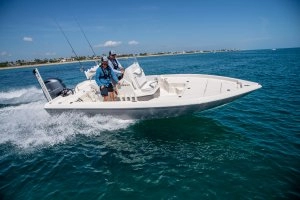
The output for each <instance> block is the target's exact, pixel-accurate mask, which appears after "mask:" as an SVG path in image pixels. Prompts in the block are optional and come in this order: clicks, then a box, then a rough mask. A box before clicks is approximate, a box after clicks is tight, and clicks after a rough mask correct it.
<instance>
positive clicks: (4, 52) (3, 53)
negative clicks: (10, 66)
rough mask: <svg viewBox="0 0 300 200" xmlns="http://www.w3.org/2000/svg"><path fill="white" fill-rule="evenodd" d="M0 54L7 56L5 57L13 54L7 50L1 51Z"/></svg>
mask: <svg viewBox="0 0 300 200" xmlns="http://www.w3.org/2000/svg"><path fill="white" fill-rule="evenodd" d="M0 56H3V57H4V56H5V57H10V56H11V54H9V53H7V52H6V51H2V52H1V53H0Z"/></svg>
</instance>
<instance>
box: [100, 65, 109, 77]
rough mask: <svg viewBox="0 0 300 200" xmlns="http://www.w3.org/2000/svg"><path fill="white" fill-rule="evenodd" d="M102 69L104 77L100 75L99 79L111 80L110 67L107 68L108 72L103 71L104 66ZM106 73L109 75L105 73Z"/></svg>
mask: <svg viewBox="0 0 300 200" xmlns="http://www.w3.org/2000/svg"><path fill="white" fill-rule="evenodd" d="M100 68H101V70H102V73H103V75H102V74H100V76H99V79H102V78H104V79H109V78H111V71H110V67H109V66H107V67H106V70H104V69H103V67H102V65H101V66H100ZM105 71H106V72H107V73H105Z"/></svg>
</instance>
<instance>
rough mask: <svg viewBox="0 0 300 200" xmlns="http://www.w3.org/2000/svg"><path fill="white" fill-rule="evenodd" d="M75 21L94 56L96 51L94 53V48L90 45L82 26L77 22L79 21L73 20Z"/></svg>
mask: <svg viewBox="0 0 300 200" xmlns="http://www.w3.org/2000/svg"><path fill="white" fill-rule="evenodd" d="M75 21H76V22H77V24H78V26H79V28H80V30H81V33H82V34H83V36H84V38H85V40H86V41H87V43H88V44H89V46H90V48H91V50H92V52H93V53H94V57H96V53H95V51H94V49H93V47H92V45H91V43H90V41H89V40H88V38H87V37H86V34H85V33H84V31H83V29H82V27H81V26H80V24H79V22H78V21H77V20H75Z"/></svg>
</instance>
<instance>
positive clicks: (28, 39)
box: [23, 37, 33, 42]
mask: <svg viewBox="0 0 300 200" xmlns="http://www.w3.org/2000/svg"><path fill="white" fill-rule="evenodd" d="M23 40H24V41H25V42H32V41H33V39H32V37H23Z"/></svg>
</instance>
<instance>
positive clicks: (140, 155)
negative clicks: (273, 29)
mask: <svg viewBox="0 0 300 200" xmlns="http://www.w3.org/2000/svg"><path fill="white" fill-rule="evenodd" d="M138 60H139V62H140V64H141V66H142V67H143V68H144V71H145V73H146V74H166V73H168V74H170V73H171V74H172V73H204V74H215V75H222V76H230V77H235V78H241V79H246V80H250V81H254V82H259V83H260V84H262V86H263V88H261V89H260V90H257V91H255V92H253V93H251V94H249V95H248V96H245V97H243V98H241V99H239V100H237V101H235V102H233V103H231V104H228V105H226V106H223V107H220V108H217V109H213V110H209V111H205V112H200V113H195V114H193V115H188V116H181V117H176V118H164V119H152V120H120V119H115V118H112V117H109V116H106V117H105V116H101V115H96V116H86V115H84V114H74V113H63V114H61V115H58V116H55V117H53V116H51V115H49V114H47V113H46V112H45V111H44V110H43V105H44V103H45V102H46V100H45V98H44V96H43V94H42V92H41V89H40V88H39V85H38V83H37V81H36V79H35V77H34V75H33V73H32V69H33V68H22V69H10V70H0V80H1V83H0V199H1V200H2V199H5V200H6V199H7V200H13V199H55V200H56V199H72V200H74V199H300V87H299V83H300V49H299V48H294V49H277V50H276V51H272V50H257V51H239V52H224V53H209V54H191V55H186V54H185V55H176V56H161V57H147V58H139V59H138ZM120 61H121V62H122V64H123V65H124V66H127V65H128V64H130V62H131V60H130V59H128V60H120ZM84 65H85V66H87V67H88V66H91V65H93V63H84ZM79 68H80V65H79V64H78V63H74V64H64V65H56V66H45V67H39V71H40V73H41V75H42V76H43V77H44V78H50V77H59V78H61V79H63V80H64V83H65V84H66V85H67V86H68V87H69V88H72V87H74V86H75V85H76V83H77V82H79V81H82V80H84V75H83V74H82V73H81V72H80V71H79Z"/></svg>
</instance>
